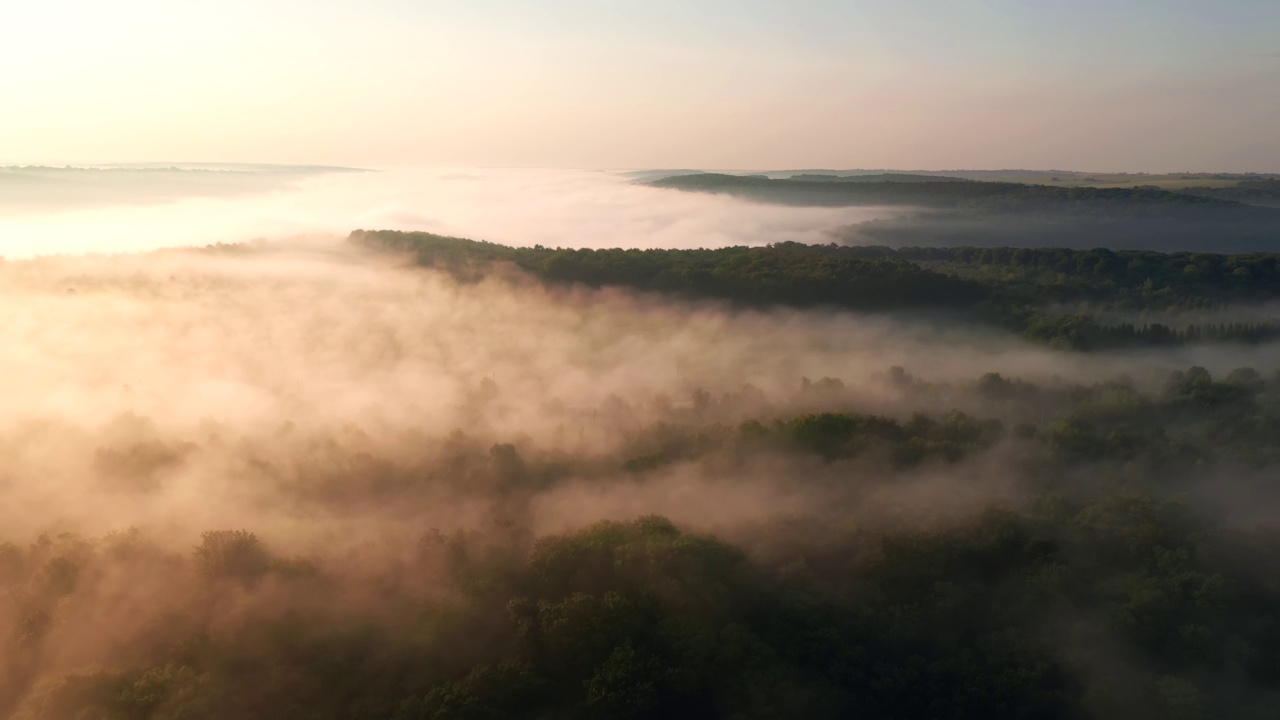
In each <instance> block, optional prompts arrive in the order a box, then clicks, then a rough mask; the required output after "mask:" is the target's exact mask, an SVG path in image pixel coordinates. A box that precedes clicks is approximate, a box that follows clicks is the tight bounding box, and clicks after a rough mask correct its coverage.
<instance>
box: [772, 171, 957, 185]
mask: <svg viewBox="0 0 1280 720" xmlns="http://www.w3.org/2000/svg"><path fill="white" fill-rule="evenodd" d="M752 177H760V176H752ZM789 179H791V180H798V181H800V182H841V183H875V182H898V183H944V182H970V181H969V180H966V179H964V178H958V177H948V176H946V175H915V174H911V173H878V174H876V175H823V174H806V175H792V176H791V177H790V178H789Z"/></svg>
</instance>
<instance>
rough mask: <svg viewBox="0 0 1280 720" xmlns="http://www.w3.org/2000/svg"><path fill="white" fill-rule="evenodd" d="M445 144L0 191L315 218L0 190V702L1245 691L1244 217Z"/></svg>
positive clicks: (986, 703)
mask: <svg viewBox="0 0 1280 720" xmlns="http://www.w3.org/2000/svg"><path fill="white" fill-rule="evenodd" d="M415 172H417V171H415ZM433 172H434V171H433ZM450 175H451V176H450V177H448V178H446V177H444V175H442V174H439V173H436V174H430V175H421V176H415V177H420V178H421V177H429V178H430V184H419V185H412V184H410V185H405V186H401V187H402V188H403V189H402V190H399V191H394V192H393V191H391V190H390V188H391V187H392V185H391V184H389V180H388V178H392V176H393V173H387V174H385V175H384V174H380V173H359V174H350V173H341V174H339V173H331V174H320V175H316V176H314V177H309V178H308V179H303V180H299V181H297V183H295V184H290V185H289V186H287V187H284V188H277V189H273V190H269V191H262V192H254V193H250V194H247V195H237V196H236V197H235V198H222V197H201V198H188V199H185V200H176V201H172V202H166V203H158V204H138V205H134V206H128V207H125V206H121V205H118V204H117V205H112V206H110V207H106V208H98V209H91V208H82V209H80V210H74V211H71V210H68V211H65V212H63V213H61V214H59V215H56V216H54V215H49V214H47V213H33V214H32V215H30V216H29V217H28V218H27V219H26V220H11V219H10V220H6V221H4V222H5V223H9V225H7V226H6V230H14V231H18V230H23V229H25V230H26V231H29V232H31V233H34V234H31V235H27V236H25V237H27V239H28V240H30V239H31V238H35V239H37V240H39V239H41V238H43V239H44V240H48V241H50V242H52V241H54V240H57V239H59V238H61V239H63V240H66V239H67V238H71V237H72V235H69V234H67V233H68V232H69V231H71V230H75V229H77V228H79V229H80V230H82V231H83V232H85V233H86V235H84V236H83V237H78V238H76V239H75V241H74V242H76V243H83V244H84V245H85V246H95V245H94V242H95V241H94V239H93V238H94V236H93V234H92V231H91V227H92V226H93V224H94V223H97V222H99V221H105V220H110V219H111V218H115V220H111V221H110V222H107V223H106V224H105V225H104V229H103V232H104V233H106V235H104V236H102V245H101V246H100V247H101V248H103V249H105V250H115V251H125V250H134V249H142V248H145V247H148V244H149V243H152V242H158V241H159V240H160V239H161V238H163V237H166V233H168V235H167V237H169V238H170V240H169V242H168V244H169V245H180V244H193V245H203V244H205V242H216V241H217V240H221V239H224V236H226V237H225V240H234V239H237V238H236V237H233V236H234V235H235V234H236V233H237V232H240V230H241V229H242V228H248V227H250V226H251V225H252V223H253V222H254V220H255V219H259V220H263V221H264V222H263V226H262V227H263V230H262V231H261V232H255V233H252V234H251V236H256V235H267V236H279V235H287V234H298V233H305V232H313V233H314V236H310V237H294V238H292V239H289V240H280V239H276V240H266V241H258V242H244V243H241V242H235V243H227V242H224V243H222V244H213V245H210V246H208V247H197V248H178V249H168V250H158V251H150V252H120V253H119V254H96V255H76V254H63V255H52V254H48V253H45V252H42V251H41V248H43V250H46V251H47V250H51V248H50V247H46V246H42V245H39V244H37V245H22V244H20V242H19V241H17V240H12V238H15V237H22V236H21V235H14V234H10V233H6V235H5V237H6V241H7V242H11V243H13V248H15V249H16V250H17V251H16V252H12V253H8V254H9V255H10V258H9V259H8V260H6V261H4V262H2V263H0V313H2V314H3V316H2V317H0V343H2V344H3V347H5V348H6V350H5V352H4V353H2V354H0V397H3V398H4V402H3V403H2V404H0V452H3V457H4V463H3V465H0V643H4V649H3V652H0V715H3V716H6V717H14V718H29V719H34V718H40V719H47V720H64V719H67V718H77V719H78V718H90V719H94V720H97V719H99V718H103V719H110V720H117V719H120V720H124V719H128V720H135V719H136V720H144V719H145V720H159V719H162V718H163V719H168V718H175V719H176V718H208V719H211V720H213V719H216V720H221V719H224V718H264V719H265V718H335V719H336V718H370V719H372V718H395V719H396V720H411V719H412V720H416V719H419V718H508V717H509V718H516V717H538V718H617V717H633V718H670V717H689V718H693V717H736V718H749V717H759V718H772V717H802V716H805V717H851V716H860V717H872V718H916V717H919V718H928V717H942V716H946V717H957V718H991V717H1021V718H1084V717H1097V718H1132V717H1171V718H1183V717H1186V718H1204V717H1233V718H1259V719H1261V718H1271V717H1274V710H1275V708H1276V707H1278V706H1280V692H1278V688H1280V613H1278V612H1277V610H1276V608H1280V564H1277V562H1276V558H1277V557H1278V555H1277V553H1276V551H1277V550H1278V549H1280V535H1277V532H1276V526H1275V525H1274V522H1273V518H1274V513H1275V509H1276V508H1277V503H1280V492H1278V491H1277V488H1276V487H1275V484H1274V481H1273V477H1274V475H1275V471H1276V469H1277V466H1278V465H1280V447H1278V446H1277V445H1276V442H1275V438H1276V437H1277V432H1280V361H1278V360H1277V358H1278V357H1280V356H1278V355H1277V349H1278V347H1277V345H1276V342H1275V338H1274V337H1272V336H1270V335H1267V334H1266V333H1261V334H1257V335H1249V334H1248V333H1245V332H1244V331H1241V332H1238V333H1235V334H1232V333H1231V332H1228V331H1227V329H1223V330H1222V332H1221V334H1214V333H1216V332H1218V331H1216V330H1215V331H1214V332H1201V331H1199V330H1197V331H1196V335H1195V337H1191V336H1190V335H1189V334H1188V332H1189V331H1188V327H1190V325H1178V324H1177V322H1179V321H1178V318H1185V317H1193V318H1195V319H1194V320H1192V321H1190V322H1192V323H1199V325H1197V327H1209V326H1212V327H1215V328H1217V327H1225V326H1227V325H1230V324H1231V323H1232V322H1233V320H1234V319H1237V318H1244V317H1247V318H1248V323H1247V324H1248V325H1249V327H1254V326H1259V327H1261V326H1262V325H1265V323H1267V322H1270V320H1271V319H1272V314H1271V311H1270V309H1269V308H1272V307H1274V302H1275V299H1274V298H1273V297H1272V296H1271V293H1273V292H1274V279H1273V276H1272V274H1273V273H1275V272H1277V258H1276V257H1274V256H1270V255H1266V254H1259V255H1256V256H1255V255H1250V256H1241V255H1222V254H1218V255H1208V254H1198V255H1191V254H1186V255H1181V254H1164V253H1158V252H1150V253H1127V254H1126V253H1118V252H1110V251H1098V252H1095V251H1067V250H1036V251H1031V250H1026V249H1022V250H1019V249H1005V250H1000V251H994V250H979V249H974V248H950V249H944V250H937V249H928V248H926V249H905V250H895V249H890V248H883V247H880V248H866V247H858V248H848V247H840V246H832V245H807V244H801V243H789V242H786V241H788V240H807V241H811V242H825V241H826V240H829V239H830V238H829V236H828V235H826V234H825V231H826V230H827V229H829V228H830V227H834V226H836V225H838V224H841V223H845V222H850V219H849V218H850V216H849V215H848V214H847V212H848V211H846V210H843V209H830V208H826V209H822V208H819V209H812V208H789V207H781V208H779V207H771V206H767V205H753V204H750V203H746V202H743V201H741V200H737V199H733V198H720V197H712V196H705V195H700V194H692V193H684V192H681V191H677V190H661V189H656V188H649V187H642V186H636V185H633V184H631V183H630V182H629V181H627V180H626V179H625V178H622V179H617V180H616V181H615V180H613V179H609V180H600V179H599V177H597V176H595V175H591V174H587V173H569V172H566V173H532V172H529V173H524V172H500V173H499V172H488V171H483V172H478V173H476V174H475V175H473V176H468V175H466V174H450ZM610 177H613V176H610ZM477 178H479V179H477ZM392 179H394V178H392ZM424 182H425V181H424ZM934 184H938V185H950V184H952V183H934ZM360 188H364V190H361V189H360ZM449 188H454V189H449ZM467 188H470V189H467ZM362 192H364V193H367V194H365V195H361V193H362ZM419 197H422V198H426V199H422V200H421V202H420V203H419V202H418V201H417V200H416V198H419ZM495 197H497V198H502V199H503V200H505V201H506V202H502V203H492V204H490V205H487V206H486V205H485V204H484V202H482V200H483V199H485V198H488V199H489V200H490V201H492V200H493V198H495ZM344 198H345V199H344ZM376 198H385V199H384V200H375V199H376ZM309 203H312V204H314V205H309ZM418 206H420V207H421V208H423V209H421V210H412V209H411V208H414V207H418ZM303 207H312V208H313V209H314V210H315V213H314V216H306V215H305V214H300V213H297V210H298V209H299V208H303ZM486 207H488V210H487V212H486V211H485V209H484V208H486ZM210 208H220V209H221V210H223V211H225V212H224V213H223V214H222V216H221V218H220V219H219V217H218V216H217V214H214V215H208V216H206V215H203V214H202V213H205V212H206V211H208V210H209V209H210ZM437 211H438V212H437ZM858 212H861V211H858ZM77 213H84V214H77ZM408 213H415V214H412V215H410V214H408ZM539 213H541V214H539ZM199 217H208V218H209V226H208V227H204V228H200V227H195V228H193V229H192V231H191V234H190V235H186V236H181V237H185V240H184V241H183V242H177V241H176V240H175V238H178V237H180V236H179V235H177V234H176V233H175V232H174V228H176V227H177V226H178V225H179V224H180V223H181V222H187V223H191V224H194V222H193V221H192V218H199ZM272 218H276V219H277V220H272ZM280 218H287V219H289V222H282V221H278V220H279V219H280ZM394 218H399V220H398V221H397V220H395V219H394ZM610 219H612V220H613V224H612V225H611V224H610V222H609V220H610ZM384 220H385V221H387V222H386V224H381V221H384ZM111 222H118V224H116V225H112V224H111ZM133 222H137V223H138V224H137V227H139V228H142V231H143V232H142V236H140V239H137V242H138V243H139V244H130V243H133V242H134V240H131V239H129V238H128V237H127V233H126V232H125V229H126V228H127V227H129V226H130V224H131V223H133ZM339 222H345V223H346V224H345V227H344V229H343V230H342V231H341V234H340V235H339V236H334V235H333V234H331V233H333V232H336V228H334V227H331V225H336V224H337V223H339ZM13 223H26V224H13ZM468 223H473V225H471V226H470V227H472V229H475V230H482V231H485V232H482V233H479V234H477V235H476V237H479V238H483V239H487V240H494V241H500V242H502V243H504V244H501V245H499V244H493V243H479V242H472V241H470V240H466V239H463V238H458V237H446V236H445V235H444V234H456V235H466V234H467V233H465V232H463V231H462V230H460V229H459V228H464V227H466V226H467V224H468ZM361 225H363V226H364V227H367V228H380V227H392V228H398V229H400V230H419V231H421V230H428V231H429V232H381V231H377V230H369V231H362V232H356V233H351V234H350V235H349V236H348V231H349V230H350V229H351V228H353V227H359V226H361ZM268 230H270V232H268ZM436 232H439V233H444V234H441V235H437V234H431V233H436ZM41 233H45V234H44V235H41ZM147 233H152V234H150V235H148V234H147ZM514 237H519V238H520V239H519V240H518V241H517V240H512V239H511V238H514ZM238 239H241V240H243V239H245V238H244V237H239V238H238ZM633 240H634V242H633ZM117 241H118V242H119V243H120V244H116V245H113V244H112V243H115V242H117ZM24 242H25V241H24ZM68 242H70V241H68ZM561 244H562V245H563V247H561V248H559V249H557V247H556V246H557V245H561ZM75 247H76V245H75V244H74V243H73V244H67V245H63V246H58V248H57V249H59V250H61V251H63V252H67V251H70V250H72V249H74V248H75ZM616 247H621V248H622V249H612V250H598V251H595V252H588V251H587V250H584V249H582V248H616ZM655 247H665V248H698V247H707V248H711V247H721V248H722V249H720V250H711V249H705V250H699V249H684V250H680V249H668V250H661V251H659V250H652V251H649V252H644V251H641V250H640V248H655ZM41 254H47V255H48V256H44V257H26V258H25V259H24V258H23V256H30V255H41ZM1241 271H1243V272H1241ZM872 283H875V284H872ZM869 287H870V288H874V292H872V291H870V290H868V288H869ZM1146 312H1150V313H1158V314H1159V315H1158V316H1159V318H1160V320H1161V322H1162V323H1169V325H1168V326H1167V327H1171V328H1173V330H1172V332H1173V333H1174V340H1173V341H1168V342H1166V341H1164V340H1159V339H1158V338H1157V339H1156V340H1152V337H1155V336H1154V335H1151V333H1152V332H1155V331H1150V332H1147V331H1144V332H1147V334H1146V335H1144V334H1142V333H1139V332H1138V331H1137V330H1136V329H1135V330H1134V331H1133V332H1132V333H1131V334H1130V335H1129V336H1124V337H1126V338H1128V340H1126V341H1125V342H1103V340H1106V339H1107V338H1112V339H1114V338H1116V337H1121V335H1117V334H1115V333H1117V332H1119V331H1116V330H1114V328H1115V327H1119V325H1116V324H1115V323H1125V322H1130V321H1132V320H1134V319H1135V318H1137V317H1139V316H1140V314H1141V313H1146ZM1088 313H1092V314H1088ZM1184 313H1193V315H1190V316H1187V315H1184ZM1104 314H1106V315H1107V318H1108V319H1107V320H1106V321H1105V323H1112V324H1105V323H1104V322H1103V321H1101V320H1097V319H1096V318H1095V316H1096V317H1099V318H1100V317H1102V316H1103V315H1104ZM1206 318H1210V319H1206ZM1090 322H1093V323H1094V324H1093V325H1092V326H1091V325H1089V323H1090ZM1237 324H1239V325H1244V324H1245V323H1244V321H1241V322H1240V323H1237ZM1161 327H1166V326H1165V325H1163V324H1162V325H1161ZM1147 330H1150V328H1149V327H1147ZM1234 330H1240V328H1234ZM1234 330H1233V331H1234ZM1104 331H1105V332H1104ZM1178 332H1181V333H1182V335H1181V336H1178V335H1177V333H1178ZM1105 333H1112V334H1111V335H1107V334H1105ZM1156 334H1157V335H1158V333H1156ZM1130 341H1132V342H1130Z"/></svg>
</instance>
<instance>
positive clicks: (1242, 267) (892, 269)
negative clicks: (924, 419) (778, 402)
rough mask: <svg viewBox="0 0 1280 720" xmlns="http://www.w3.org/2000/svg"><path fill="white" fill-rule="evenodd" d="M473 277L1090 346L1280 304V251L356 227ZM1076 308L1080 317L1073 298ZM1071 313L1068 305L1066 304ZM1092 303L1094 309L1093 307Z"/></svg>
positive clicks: (1251, 331)
mask: <svg viewBox="0 0 1280 720" xmlns="http://www.w3.org/2000/svg"><path fill="white" fill-rule="evenodd" d="M352 239H353V240H354V241H356V242H359V243H362V244H365V245H368V246H373V247H378V248H382V249H390V250H395V251H400V252H408V253H412V254H413V255H414V256H415V257H416V258H417V260H418V262H419V263H421V264H423V265H425V266H429V267H437V268H442V269H446V270H448V271H450V272H453V273H455V274H456V275H458V276H460V277H464V278H469V279H475V278H478V277H480V276H482V275H484V274H485V273H487V272H490V270H491V269H492V267H493V266H494V265H495V264H498V263H506V264H509V265H512V266H515V267H518V268H520V269H522V270H524V271H526V272H528V273H530V274H532V275H533V276H535V277H537V278H540V279H542V280H543V281H546V282H549V283H556V284H573V283H578V284H584V285H588V286H591V287H600V286H604V285H617V286H624V287H631V288H636V289H639V290H647V291H653V292H665V293H671V294H675V295H678V296H682V297H692V298H717V299H724V300H729V301H732V302H734V303H736V304H740V305H750V306H760V305H788V306H796V307H810V306H815V305H827V306H834V307H842V308H849V309H856V310H873V311H901V310H917V309H933V310H938V309H942V310H945V311H946V312H948V313H950V314H952V315H958V316H960V317H962V318H965V319H968V320H969V321H971V322H977V323H996V324H998V325H1001V326H1003V327H1005V328H1008V329H1010V330H1013V331H1015V332H1018V333H1021V334H1023V335H1025V336H1026V337H1027V338H1029V339H1032V340H1036V341H1040V342H1045V343H1051V344H1057V345H1061V346H1063V347H1068V348H1073V349H1080V350H1089V349H1103V348H1117V347H1143V346H1164V345H1170V344H1184V343H1196V342H1203V341H1216V342H1242V343H1257V342H1264V341H1267V340H1270V339H1272V338H1273V337H1274V336H1275V334H1276V329H1277V328H1276V323H1275V322H1274V321H1271V320H1259V319H1249V320H1247V321H1244V320H1242V319H1241V320H1238V319H1235V318H1232V317H1230V316H1227V317H1224V318H1222V319H1220V320H1219V321H1216V322H1204V321H1202V320H1189V321H1188V322H1187V323H1185V324H1181V325H1174V324H1172V323H1171V322H1162V323H1154V322H1146V323H1137V322H1119V323H1116V322H1111V323H1101V322H1099V321H1098V320H1097V319H1096V318H1095V315H1096V314H1099V313H1103V312H1105V313H1107V314H1109V315H1116V314H1123V313H1126V312H1129V313H1138V312H1141V311H1152V310H1154V311H1174V312H1177V311H1182V310H1201V309H1212V308H1227V309H1229V308H1230V307H1232V306H1238V305H1244V304H1246V303H1255V304H1256V303H1266V302H1270V301H1276V300H1280V262H1278V261H1280V254H1253V255H1213V254H1206V253H1173V254H1165V253H1154V252H1113V251H1110V250H1103V249H1094V250H1083V251H1082V250H1065V249H1061V248H1058V249H1031V248H907V249H901V250H894V249H891V248H887V247H854V246H839V245H816V246H809V245H802V244H800V243H778V244H776V245H771V246H768V247H756V248H747V247H732V248H721V249H716V250H620V249H612V250H582V249H564V248H544V247H541V246H538V247H533V248H516V247H507V246H503V245H497V244H493V243H486V242H475V241H471V240H464V239H460V238H448V237H442V236H439V235H432V234H430V233H403V232H395V231H356V232H355V233H353V234H352ZM1073 306H1074V307H1075V308H1078V309H1077V310H1075V311H1074V312H1073V311H1071V310H1070V308H1072V307H1073ZM1064 308H1066V309H1067V311H1065V312H1064ZM1086 309H1087V311H1086Z"/></svg>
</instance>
